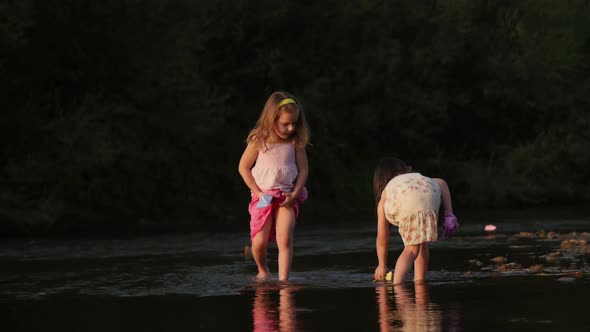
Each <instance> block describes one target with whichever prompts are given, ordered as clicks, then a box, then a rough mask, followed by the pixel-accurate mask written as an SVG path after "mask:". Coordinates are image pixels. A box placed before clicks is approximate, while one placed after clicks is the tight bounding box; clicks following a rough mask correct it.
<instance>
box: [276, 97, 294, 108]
mask: <svg viewBox="0 0 590 332" xmlns="http://www.w3.org/2000/svg"><path fill="white" fill-rule="evenodd" d="M287 104H297V103H296V102H295V100H293V98H285V99H283V100H282V101H281V102H280V103H279V107H281V106H284V105H287Z"/></svg>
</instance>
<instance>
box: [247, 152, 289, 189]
mask: <svg viewBox="0 0 590 332" xmlns="http://www.w3.org/2000/svg"><path fill="white" fill-rule="evenodd" d="M297 174H299V172H298V171H297V163H296V161H295V147H294V146H293V144H292V143H278V144H273V145H270V146H269V147H268V149H266V151H263V150H259V151H258V157H257V159H256V164H255V165H254V167H253V168H252V175H253V176H254V180H256V184H257V185H258V187H260V189H261V190H263V191H266V190H271V189H280V190H282V191H284V192H291V191H293V182H294V181H295V178H297Z"/></svg>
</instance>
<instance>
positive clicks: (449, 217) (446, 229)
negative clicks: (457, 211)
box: [443, 211, 459, 236]
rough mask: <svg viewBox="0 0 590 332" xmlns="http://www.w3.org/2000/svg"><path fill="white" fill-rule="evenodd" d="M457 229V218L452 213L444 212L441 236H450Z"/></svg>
mask: <svg viewBox="0 0 590 332" xmlns="http://www.w3.org/2000/svg"><path fill="white" fill-rule="evenodd" d="M457 228H459V223H458V222H457V217H455V215H454V214H453V213H452V212H449V211H445V223H444V225H443V236H451V235H453V234H454V233H455V232H456V231H457Z"/></svg>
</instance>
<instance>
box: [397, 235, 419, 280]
mask: <svg viewBox="0 0 590 332" xmlns="http://www.w3.org/2000/svg"><path fill="white" fill-rule="evenodd" d="M419 252H420V245H419V244H417V245H411V246H404V251H402V253H401V254H400V255H399V257H398V258H397V262H396V263H395V270H394V271H393V284H394V285H397V284H401V283H403V282H404V279H405V278H406V275H407V274H408V273H409V272H410V271H411V270H412V265H413V264H414V260H415V259H416V257H417V256H418V254H419Z"/></svg>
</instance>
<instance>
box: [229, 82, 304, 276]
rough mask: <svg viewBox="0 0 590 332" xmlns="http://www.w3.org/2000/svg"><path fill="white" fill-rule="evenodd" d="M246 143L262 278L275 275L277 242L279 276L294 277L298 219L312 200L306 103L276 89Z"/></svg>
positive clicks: (244, 166)
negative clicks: (270, 261) (272, 245)
mask: <svg viewBox="0 0 590 332" xmlns="http://www.w3.org/2000/svg"><path fill="white" fill-rule="evenodd" d="M246 142H247V144H248V146H247V147H246V150H245V151H244V154H243V155H242V158H241V159H240V165H239V172H240V175H241V176H242V178H243V179H244V182H245V183H246V185H247V186H248V188H250V191H251V196H252V201H251V202H250V205H249V208H248V211H249V212H250V238H251V240H252V256H253V257H254V260H255V261H256V265H257V266H258V275H257V277H258V278H259V279H266V278H267V277H268V276H269V274H270V272H269V270H268V266H267V264H266V255H267V248H268V243H269V242H272V241H276V242H277V247H278V249H279V280H288V279H289V273H290V271H291V262H292V259H293V231H294V228H295V221H296V218H297V216H298V215H299V205H300V204H302V203H303V202H304V201H305V200H306V199H307V190H306V189H305V181H306V180H307V175H308V165H307V155H306V153H305V147H306V146H307V144H308V143H309V129H308V126H307V122H306V121H305V115H304V114H303V109H302V108H301V104H300V103H299V102H298V101H297V99H296V98H295V97H294V96H292V95H291V94H288V93H286V92H275V93H273V94H271V95H270V97H269V98H268V100H267V101H266V104H265V105H264V109H263V110H262V114H261V115H260V118H259V119H258V122H257V123H256V126H255V127H254V129H252V130H251V131H250V133H249V134H248V138H247V140H246Z"/></svg>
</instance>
